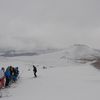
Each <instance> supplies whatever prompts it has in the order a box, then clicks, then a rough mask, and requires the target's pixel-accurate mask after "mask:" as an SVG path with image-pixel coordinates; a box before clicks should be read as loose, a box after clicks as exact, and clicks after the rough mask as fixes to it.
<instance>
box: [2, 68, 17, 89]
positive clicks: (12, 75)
mask: <svg viewBox="0 0 100 100" xmlns="http://www.w3.org/2000/svg"><path fill="white" fill-rule="evenodd" d="M18 75H19V69H18V67H13V66H8V67H7V68H6V69H5V68H4V67H2V68H1V69H0V89H1V88H5V87H9V86H10V85H11V84H12V83H13V82H16V80H17V79H18Z"/></svg>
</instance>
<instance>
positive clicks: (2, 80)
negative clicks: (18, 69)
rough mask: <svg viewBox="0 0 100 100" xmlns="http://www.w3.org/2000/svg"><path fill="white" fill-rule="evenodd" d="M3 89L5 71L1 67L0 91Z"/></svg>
mask: <svg viewBox="0 0 100 100" xmlns="http://www.w3.org/2000/svg"><path fill="white" fill-rule="evenodd" d="M3 87H5V69H4V68H3V67H2V68H1V70H0V89H1V88H3Z"/></svg>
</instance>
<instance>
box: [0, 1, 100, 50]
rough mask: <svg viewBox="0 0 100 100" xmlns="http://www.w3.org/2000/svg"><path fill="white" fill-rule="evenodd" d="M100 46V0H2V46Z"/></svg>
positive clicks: (0, 14)
mask: <svg viewBox="0 0 100 100" xmlns="http://www.w3.org/2000/svg"><path fill="white" fill-rule="evenodd" d="M76 43H81V44H88V45H90V46H91V47H94V48H100V0H0V48H18V49H31V48H42V47H59V48H60V47H67V46H68V45H72V44H76Z"/></svg>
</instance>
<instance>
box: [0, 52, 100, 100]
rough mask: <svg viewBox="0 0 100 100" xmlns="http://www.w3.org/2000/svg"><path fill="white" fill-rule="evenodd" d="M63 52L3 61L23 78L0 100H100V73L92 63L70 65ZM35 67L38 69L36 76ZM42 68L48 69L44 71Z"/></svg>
mask: <svg viewBox="0 0 100 100" xmlns="http://www.w3.org/2000/svg"><path fill="white" fill-rule="evenodd" d="M60 57H62V53H59V52H58V53H53V54H45V55H40V56H32V57H13V58H6V59H4V58H0V64H1V65H0V66H8V65H13V66H19V68H20V79H19V80H18V81H17V83H14V84H12V86H11V87H10V88H8V89H3V90H2V94H3V95H4V96H3V98H0V99H1V100H100V72H99V70H97V69H95V68H94V67H92V66H91V65H89V64H84V65H81V64H77V65H76V64H68V62H67V60H66V59H60ZM32 64H35V65H36V66H37V68H38V73H37V75H38V77H37V78H34V77H33V72H32ZM43 66H45V67H47V69H43Z"/></svg>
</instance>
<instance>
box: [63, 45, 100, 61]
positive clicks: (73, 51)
mask: <svg viewBox="0 0 100 100" xmlns="http://www.w3.org/2000/svg"><path fill="white" fill-rule="evenodd" d="M63 55H64V56H62V58H66V59H69V60H84V61H93V60H96V59H97V58H100V51H99V50H96V49H93V48H90V47H89V46H87V45H82V44H75V45H72V46H70V47H69V48H67V49H66V50H65V52H64V54H63Z"/></svg>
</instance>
